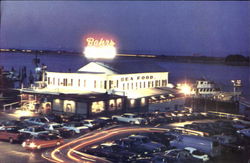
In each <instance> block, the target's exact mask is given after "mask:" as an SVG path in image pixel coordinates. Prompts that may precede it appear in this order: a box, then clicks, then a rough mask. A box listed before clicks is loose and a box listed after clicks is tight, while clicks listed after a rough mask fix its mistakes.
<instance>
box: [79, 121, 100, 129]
mask: <svg viewBox="0 0 250 163" xmlns="http://www.w3.org/2000/svg"><path fill="white" fill-rule="evenodd" d="M82 122H83V124H84V126H87V127H88V128H90V129H96V128H99V127H100V124H99V122H97V121H96V120H92V119H86V120H83V121H82Z"/></svg>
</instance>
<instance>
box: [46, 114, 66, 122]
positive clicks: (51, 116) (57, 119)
mask: <svg viewBox="0 0 250 163" xmlns="http://www.w3.org/2000/svg"><path fill="white" fill-rule="evenodd" d="M44 117H45V118H47V119H48V120H49V121H50V122H56V123H62V122H63V120H62V118H61V116H59V115H55V114H46V115H45V116H44Z"/></svg>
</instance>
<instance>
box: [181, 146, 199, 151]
mask: <svg viewBox="0 0 250 163" xmlns="http://www.w3.org/2000/svg"><path fill="white" fill-rule="evenodd" d="M184 149H186V150H189V151H195V150H197V149H196V148H193V147H185V148H184Z"/></svg>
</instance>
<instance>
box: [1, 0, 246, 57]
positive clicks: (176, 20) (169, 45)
mask: <svg viewBox="0 0 250 163" xmlns="http://www.w3.org/2000/svg"><path fill="white" fill-rule="evenodd" d="M1 9H2V10H1V12H2V14H1V19H2V22H1V33H0V39H1V40H0V47H2V48H5V47H13V48H31V49H59V48H61V49H67V50H68V49H73V50H78V51H80V50H81V49H82V48H83V47H82V46H83V45H82V40H83V37H84V36H85V35H87V34H89V33H106V34H109V35H113V36H114V37H115V38H117V40H118V41H119V42H118V44H119V51H121V50H126V51H129V52H141V53H154V54H174V55H192V54H193V53H199V54H202V55H208V56H225V55H227V54H234V53H241V54H244V55H247V54H249V53H250V2H218V1H210V2H197V1H196V2H187V1H179V2H178V1H176V2H168V1H159V2H153V1H137V2H132V1H128V2H123V1H120V2H115V1H110V2H101V1H97V2H88V1H85V2H84V1H83V2H81V1H73V2H66V1H47V2H46V1H37V2H34V1H33V2H32V1H26V2H25V1H16V2H11V1H4V2H2V6H1Z"/></svg>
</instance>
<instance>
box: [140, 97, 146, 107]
mask: <svg viewBox="0 0 250 163" xmlns="http://www.w3.org/2000/svg"><path fill="white" fill-rule="evenodd" d="M145 104H146V99H145V98H142V99H141V106H145Z"/></svg>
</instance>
